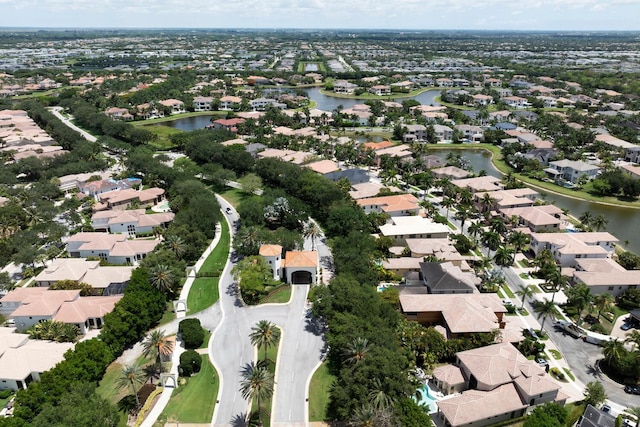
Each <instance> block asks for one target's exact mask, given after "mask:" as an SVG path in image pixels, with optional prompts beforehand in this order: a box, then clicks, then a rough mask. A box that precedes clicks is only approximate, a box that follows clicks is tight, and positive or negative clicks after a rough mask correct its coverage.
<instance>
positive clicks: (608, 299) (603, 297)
mask: <svg viewBox="0 0 640 427" xmlns="http://www.w3.org/2000/svg"><path fill="white" fill-rule="evenodd" d="M614 302H615V298H614V297H613V295H611V294H610V293H608V292H605V293H602V294H598V295H596V296H594V297H593V306H594V307H595V308H596V309H597V310H598V320H600V316H601V315H602V312H603V311H608V310H611V307H613V303H614Z"/></svg>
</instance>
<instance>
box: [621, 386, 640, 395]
mask: <svg viewBox="0 0 640 427" xmlns="http://www.w3.org/2000/svg"><path fill="white" fill-rule="evenodd" d="M624 391H625V393H629V394H640V386H637V385H627V386H625V387H624Z"/></svg>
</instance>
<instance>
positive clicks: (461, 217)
mask: <svg viewBox="0 0 640 427" xmlns="http://www.w3.org/2000/svg"><path fill="white" fill-rule="evenodd" d="M472 214H473V212H472V210H471V208H470V207H468V206H466V205H462V206H460V207H459V208H458V212H456V215H455V218H456V219H457V220H458V221H460V232H461V233H464V223H465V222H466V221H467V220H468V219H469V218H471V216H472Z"/></svg>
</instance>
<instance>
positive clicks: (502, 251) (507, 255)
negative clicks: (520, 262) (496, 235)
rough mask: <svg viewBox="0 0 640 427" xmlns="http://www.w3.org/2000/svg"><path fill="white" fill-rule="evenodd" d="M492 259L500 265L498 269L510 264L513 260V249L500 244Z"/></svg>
mask: <svg viewBox="0 0 640 427" xmlns="http://www.w3.org/2000/svg"><path fill="white" fill-rule="evenodd" d="M493 260H494V262H495V263H496V264H498V265H499V266H500V269H504V268H505V267H510V266H512V265H513V260H514V253H513V249H511V248H507V247H504V246H500V247H499V248H498V249H497V250H496V253H495V256H494V257H493Z"/></svg>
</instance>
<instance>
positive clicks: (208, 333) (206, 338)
mask: <svg viewBox="0 0 640 427" xmlns="http://www.w3.org/2000/svg"><path fill="white" fill-rule="evenodd" d="M202 329H204V339H203V340H202V345H201V346H200V347H198V348H207V347H208V346H209V340H210V339H211V331H210V330H208V329H206V328H202Z"/></svg>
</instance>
